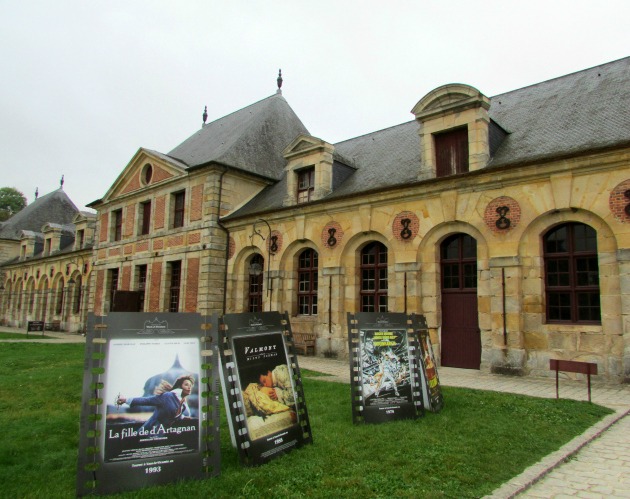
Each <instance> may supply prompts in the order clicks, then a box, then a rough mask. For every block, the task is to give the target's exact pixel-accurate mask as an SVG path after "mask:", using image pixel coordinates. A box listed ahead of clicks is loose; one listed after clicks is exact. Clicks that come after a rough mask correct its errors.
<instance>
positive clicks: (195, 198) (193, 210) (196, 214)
mask: <svg viewBox="0 0 630 499" xmlns="http://www.w3.org/2000/svg"><path fill="white" fill-rule="evenodd" d="M202 216H203V185H195V186H194V187H193V188H192V189H191V190H190V220H191V221H193V220H201V217H202Z"/></svg>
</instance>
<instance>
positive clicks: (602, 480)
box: [298, 356, 630, 499]
mask: <svg viewBox="0 0 630 499" xmlns="http://www.w3.org/2000/svg"><path fill="white" fill-rule="evenodd" d="M298 362H299V365H300V368H302V369H310V370H313V371H320V372H325V373H327V374H330V375H331V377H329V378H327V379H329V380H331V381H338V382H341V383H350V367H349V364H348V362H342V361H338V360H329V359H323V358H319V357H303V356H300V357H299V360H298ZM438 374H439V376H440V382H441V383H442V384H443V385H444V386H460V387H465V388H476V389H480V390H492V391H502V392H510V393H518V394H522V395H531V396H535V397H546V398H555V396H556V382H555V377H550V378H531V377H516V376H502V375H497V374H488V373H482V372H480V371H474V370H468V369H453V368H448V367H440V368H439V369H438ZM560 396H561V397H562V398H570V399H575V400H585V401H586V400H588V391H587V388H586V382H585V381H572V380H566V379H564V380H560ZM591 400H592V401H593V402H594V403H596V404H599V405H603V406H606V407H610V408H611V409H613V410H614V411H615V412H614V413H613V414H612V415H610V416H608V417H606V418H604V419H603V420H602V421H600V422H599V423H598V424H596V425H595V426H593V427H591V428H589V430H587V431H586V432H585V433H584V434H582V435H580V436H578V437H576V438H575V439H573V440H572V441H571V442H569V443H567V444H566V445H565V446H563V447H562V448H561V449H559V450H558V451H556V452H554V453H552V454H550V455H549V456H546V457H545V458H544V459H542V460H541V461H540V462H538V463H536V464H534V465H533V466H531V467H529V468H528V469H526V470H525V471H524V472H523V473H521V474H520V475H519V476H517V477H515V478H513V479H512V480H510V481H509V482H508V483H506V484H504V485H503V486H502V487H500V488H499V489H497V490H495V491H494V492H493V493H492V494H491V495H490V496H488V497H490V498H497V499H498V498H501V499H503V498H511V497H518V498H519V499H520V498H558V499H559V498H568V497H584V498H611V497H626V498H630V415H629V414H630V386H628V385H615V386H612V385H603V384H594V385H593V386H592V392H591Z"/></svg>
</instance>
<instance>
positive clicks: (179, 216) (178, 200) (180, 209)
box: [171, 190, 186, 229]
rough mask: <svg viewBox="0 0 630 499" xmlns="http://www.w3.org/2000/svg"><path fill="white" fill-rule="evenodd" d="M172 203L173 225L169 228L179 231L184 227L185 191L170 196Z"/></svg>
mask: <svg viewBox="0 0 630 499" xmlns="http://www.w3.org/2000/svg"><path fill="white" fill-rule="evenodd" d="M172 202H173V209H172V213H173V223H172V224H171V227H172V228H173V229H179V228H181V227H184V222H185V215H186V191H185V190H181V191H177V192H174V193H173V194H172Z"/></svg>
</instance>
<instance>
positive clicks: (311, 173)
mask: <svg viewBox="0 0 630 499" xmlns="http://www.w3.org/2000/svg"><path fill="white" fill-rule="evenodd" d="M296 174H297V197H296V199H297V204H302V203H308V202H309V201H311V200H312V199H313V193H314V192H315V167H314V166H310V167H308V168H302V169H301V170H298V171H296ZM303 184H304V185H303Z"/></svg>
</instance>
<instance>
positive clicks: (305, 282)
mask: <svg viewBox="0 0 630 499" xmlns="http://www.w3.org/2000/svg"><path fill="white" fill-rule="evenodd" d="M298 314H300V315H317V251H314V250H312V249H306V250H304V251H302V253H300V257H299V261H298Z"/></svg>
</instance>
